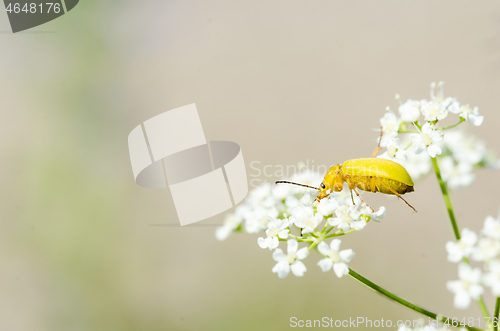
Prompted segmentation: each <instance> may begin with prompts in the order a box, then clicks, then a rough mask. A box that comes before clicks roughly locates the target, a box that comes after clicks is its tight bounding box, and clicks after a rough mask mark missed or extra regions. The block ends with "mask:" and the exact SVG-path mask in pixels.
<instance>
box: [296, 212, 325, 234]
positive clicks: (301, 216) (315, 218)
mask: <svg viewBox="0 0 500 331" xmlns="http://www.w3.org/2000/svg"><path fill="white" fill-rule="evenodd" d="M323 220H324V217H323V216H322V215H321V214H319V213H316V214H314V210H313V209H312V208H311V207H297V208H295V209H294V210H293V211H292V216H291V217H290V221H291V222H292V223H293V224H295V225H296V226H298V227H299V228H302V233H310V232H314V231H315V230H316V228H317V227H318V225H319V224H320V223H321V222H322V221H323Z"/></svg>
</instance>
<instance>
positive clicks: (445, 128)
mask: <svg viewBox="0 0 500 331" xmlns="http://www.w3.org/2000/svg"><path fill="white" fill-rule="evenodd" d="M462 122H465V120H464V119H463V118H462V117H460V122H458V123H455V124H453V125H448V126H443V127H442V128H436V130H448V129H452V128H454V127H456V126H457V125H459V124H460V123H462Z"/></svg>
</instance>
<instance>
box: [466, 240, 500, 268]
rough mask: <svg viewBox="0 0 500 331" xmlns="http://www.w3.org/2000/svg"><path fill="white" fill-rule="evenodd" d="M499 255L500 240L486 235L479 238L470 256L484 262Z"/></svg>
mask: <svg viewBox="0 0 500 331" xmlns="http://www.w3.org/2000/svg"><path fill="white" fill-rule="evenodd" d="M499 256H500V241H498V240H496V239H491V238H488V237H482V238H480V239H479V241H478V243H477V245H476V247H475V248H474V251H473V252H472V258H473V259H474V260H476V261H482V262H486V263H488V262H490V261H493V260H495V259H497V258H498V257H499Z"/></svg>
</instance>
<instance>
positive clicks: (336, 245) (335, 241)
mask: <svg viewBox="0 0 500 331" xmlns="http://www.w3.org/2000/svg"><path fill="white" fill-rule="evenodd" d="M341 242H342V240H340V239H333V240H332V242H331V243H330V248H331V249H332V251H337V252H338V251H339V248H340V243H341Z"/></svg>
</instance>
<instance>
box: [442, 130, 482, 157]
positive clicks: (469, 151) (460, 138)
mask: <svg viewBox="0 0 500 331" xmlns="http://www.w3.org/2000/svg"><path fill="white" fill-rule="evenodd" d="M444 144H445V145H446V148H448V149H449V150H450V151H451V152H452V153H453V157H454V158H455V159H456V160H457V161H463V162H467V163H470V164H478V163H480V162H481V161H483V160H484V159H485V158H486V157H487V153H488V150H487V148H486V143H485V142H484V141H482V140H480V139H478V138H476V137H474V136H471V135H465V134H464V132H462V131H458V130H453V131H449V132H447V133H446V139H445V140H444Z"/></svg>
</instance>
